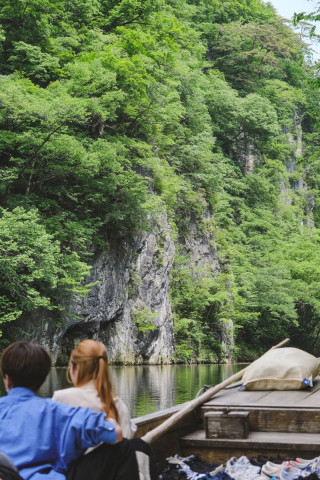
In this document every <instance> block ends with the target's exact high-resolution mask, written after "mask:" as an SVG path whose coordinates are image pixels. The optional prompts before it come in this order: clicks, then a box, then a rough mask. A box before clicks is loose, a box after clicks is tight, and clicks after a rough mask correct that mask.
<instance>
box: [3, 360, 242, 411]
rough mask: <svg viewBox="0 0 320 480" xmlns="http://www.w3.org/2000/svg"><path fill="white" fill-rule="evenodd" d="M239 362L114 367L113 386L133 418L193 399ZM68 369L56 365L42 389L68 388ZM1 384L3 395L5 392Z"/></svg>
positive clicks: (239, 366)
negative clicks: (228, 363) (234, 363)
mask: <svg viewBox="0 0 320 480" xmlns="http://www.w3.org/2000/svg"><path fill="white" fill-rule="evenodd" d="M243 366H244V365H243V364H236V365H151V366H149V365H148V366H147V365H142V366H132V367H131V366H125V367H123V366H113V365H112V366H110V371H111V376H112V383H113V389H114V392H115V394H117V395H119V396H120V397H121V398H122V399H123V400H124V402H125V403H126V404H127V406H128V408H129V411H130V414H131V416H132V417H133V418H136V417H139V416H141V415H145V414H147V413H152V412H156V411H157V410H163V409H165V408H169V407H172V406H173V405H178V404H179V403H183V402H187V401H189V400H192V399H193V398H194V397H195V396H196V394H197V392H198V391H199V390H200V389H201V388H202V387H203V385H216V384H217V383H219V382H221V381H223V380H225V379H226V378H228V377H230V376H231V375H233V374H234V373H236V372H238V371H239V370H241V369H242V368H243ZM68 387H70V384H68V382H67V379H66V368H52V370H51V373H50V375H49V377H48V378H47V380H46V382H45V383H44V385H43V386H42V387H41V390H40V392H39V394H40V396H42V397H51V396H52V394H53V392H54V391H55V390H59V389H61V388H68ZM4 394H5V391H4V389H3V386H2V383H0V396H1V395H4Z"/></svg>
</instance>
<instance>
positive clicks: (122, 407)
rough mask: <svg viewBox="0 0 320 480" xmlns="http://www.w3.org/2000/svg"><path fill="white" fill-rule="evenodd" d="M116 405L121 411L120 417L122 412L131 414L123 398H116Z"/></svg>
mask: <svg viewBox="0 0 320 480" xmlns="http://www.w3.org/2000/svg"><path fill="white" fill-rule="evenodd" d="M114 403H115V404H116V407H117V409H118V411H119V415H120V411H122V412H129V410H128V407H127V405H126V404H125V403H124V401H123V400H121V398H119V397H114Z"/></svg>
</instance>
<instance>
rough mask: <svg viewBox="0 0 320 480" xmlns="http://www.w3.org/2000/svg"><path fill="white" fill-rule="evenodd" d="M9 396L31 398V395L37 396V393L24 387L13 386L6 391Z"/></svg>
mask: <svg viewBox="0 0 320 480" xmlns="http://www.w3.org/2000/svg"><path fill="white" fill-rule="evenodd" d="M8 396H9V397H15V398H21V399H22V398H32V397H37V396H38V395H37V394H36V393H35V392H33V391H32V390H30V389H29V388H25V387H14V388H12V389H11V390H9V392H8Z"/></svg>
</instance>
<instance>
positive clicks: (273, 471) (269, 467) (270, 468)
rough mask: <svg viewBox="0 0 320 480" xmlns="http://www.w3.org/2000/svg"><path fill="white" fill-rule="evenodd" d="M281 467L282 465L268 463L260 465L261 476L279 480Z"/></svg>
mask: <svg viewBox="0 0 320 480" xmlns="http://www.w3.org/2000/svg"><path fill="white" fill-rule="evenodd" d="M283 467H284V465H283V464H281V465H279V464H278V463H273V462H270V461H269V462H267V463H265V464H264V465H262V468H261V474H263V475H264V477H265V478H272V477H275V478H280V473H281V470H282V469H283Z"/></svg>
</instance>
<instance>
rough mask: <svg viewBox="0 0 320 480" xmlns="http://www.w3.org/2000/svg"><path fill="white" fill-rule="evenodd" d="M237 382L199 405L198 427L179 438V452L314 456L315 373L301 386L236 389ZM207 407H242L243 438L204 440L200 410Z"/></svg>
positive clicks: (318, 390)
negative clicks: (308, 383) (245, 426)
mask: <svg viewBox="0 0 320 480" xmlns="http://www.w3.org/2000/svg"><path fill="white" fill-rule="evenodd" d="M240 385H241V382H238V383H237V384H233V385H232V386H230V387H228V388H226V389H224V390H221V391H220V392H219V393H217V394H216V395H214V396H213V397H212V398H211V399H210V400H209V401H207V402H206V403H204V404H203V405H202V407H201V408H200V412H201V415H200V416H201V418H202V429H200V428H199V429H197V430H195V431H193V432H191V433H188V434H186V435H182V436H181V437H180V444H181V448H182V451H183V454H184V455H190V454H199V455H201V457H202V458H204V459H206V460H207V461H211V462H214V461H221V462H223V461H225V460H226V459H227V458H230V457H231V456H239V455H247V456H257V455H259V454H264V455H266V456H276V455H280V456H281V457H283V458H294V457H296V456H300V457H301V456H302V457H304V458H311V457H314V456H315V455H319V453H320V377H317V378H316V379H315V380H314V385H313V387H310V388H306V389H304V390H292V391H288V390H286V391H275V390H273V391H247V390H239V386H240ZM210 411H221V412H223V411H233V412H235V411H247V412H248V414H249V416H248V419H249V434H248V437H247V438H206V431H205V414H206V412H210Z"/></svg>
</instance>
